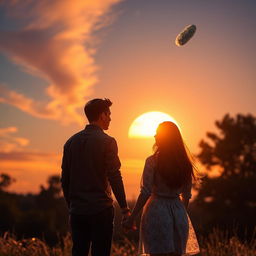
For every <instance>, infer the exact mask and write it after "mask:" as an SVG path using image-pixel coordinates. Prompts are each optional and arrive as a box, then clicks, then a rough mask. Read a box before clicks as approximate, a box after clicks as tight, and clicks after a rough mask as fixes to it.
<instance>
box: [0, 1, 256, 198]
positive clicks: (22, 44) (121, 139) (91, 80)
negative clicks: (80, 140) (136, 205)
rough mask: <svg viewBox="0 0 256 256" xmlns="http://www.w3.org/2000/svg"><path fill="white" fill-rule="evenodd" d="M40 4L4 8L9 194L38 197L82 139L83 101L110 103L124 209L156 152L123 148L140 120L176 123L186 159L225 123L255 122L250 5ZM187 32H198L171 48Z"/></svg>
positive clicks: (2, 89)
mask: <svg viewBox="0 0 256 256" xmlns="http://www.w3.org/2000/svg"><path fill="white" fill-rule="evenodd" d="M40 3H41V4H38V2H34V3H33V4H31V5H28V2H27V1H21V0H20V1H3V3H2V4H0V33H1V37H0V67H1V68H0V115H1V120H0V159H1V160H0V172H6V173H9V174H10V175H11V176H13V177H15V178H16V182H15V183H14V184H13V186H12V187H11V188H10V189H11V190H14V191H17V192H24V193H26V192H37V191H38V190H39V186H40V184H45V182H46V180H47V177H48V176H49V175H51V174H60V163H61V154H62V147H63V144H64V143H65V141H66V140H67V139H68V138H69V137H70V136H71V135H72V134H73V133H75V132H77V131H79V130H81V129H83V128H84V125H85V124H86V120H85V117H84V116H83V105H84V103H85V102H86V101H87V100H89V99H91V98H95V97H107V98H110V99H111V100H112V101H113V103H114V104H113V106H112V108H111V112H112V122H111V126H110V129H109V131H108V133H109V134H110V135H111V136H113V137H115V138H116V139H117V141H118V146H119V156H120V159H121V162H122V173H123V178H124V183H125V185H126V190H127V196H128V198H134V197H135V196H137V194H138V192H139V182H140V175H141V172H142V169H143V165H144V160H145V158H146V157H147V156H148V155H149V154H151V153H152V145H153V143H154V141H153V138H152V139H136V138H129V137H128V130H129V127H130V125H131V124H132V122H133V121H134V120H135V119H136V118H137V117H138V116H140V115H141V114H143V113H145V112H149V111H161V112H164V113H167V114H169V115H170V116H171V117H173V118H174V119H175V120H176V121H177V122H178V123H179V125H180V127H181V129H182V133H183V136H184V139H185V142H186V143H187V145H188V147H189V148H190V150H191V152H192V153H197V152H198V151H199V148H198V143H199V141H200V140H201V139H202V138H204V137H205V134H206V132H207V131H216V128H215V126H214V122H215V121H216V120H218V119H221V118H222V117H223V116H224V114H226V113H230V114H231V115H234V114H237V113H244V114H247V113H252V114H255V110H256V108H255V107H256V104H255V99H254V95H255V93H256V89H255V82H256V77H255V71H254V68H255V66H256V56H255V55H256V51H255V45H256V36H255V33H254V32H255V26H256V18H255V10H256V3H255V1H244V2H242V1H240V2H239V1H231V0H227V1H225V2H223V1H208V2H205V1H199V0H196V1H193V2H192V1H187V2H180V1H178V0H174V1H162V0H159V1H153V0H140V1H137V0H136V1H135V0H130V1H118V0H101V1H100V0H99V1H72V2H71V1H67V0H63V1H50V0H42V1H40ZM188 24H195V25H196V26H197V32H196V34H195V36H194V37H193V38H192V39H191V41H189V42H188V43H187V45H185V46H183V47H177V46H176V45H175V43H174V41H175V37H176V35H177V34H178V33H179V32H180V31H181V30H182V29H183V28H184V27H185V26H187V25H188ZM202 169H203V168H202Z"/></svg>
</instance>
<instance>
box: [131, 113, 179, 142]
mask: <svg viewBox="0 0 256 256" xmlns="http://www.w3.org/2000/svg"><path fill="white" fill-rule="evenodd" d="M164 121H171V122H173V123H175V124H176V125H177V126H178V124H177V122H176V121H175V120H174V119H173V118H172V117H171V116H169V115H168V114H166V113H163V112H158V111H152V112H147V113H144V114H142V115H140V116H139V117H137V118H136V119H135V120H134V121H133V122H132V124H131V126H130V129H129V134H128V135H129V137H130V138H141V137H142V138H149V137H153V136H154V135H155V133H156V129H157V126H158V125H159V124H160V123H162V122H164Z"/></svg>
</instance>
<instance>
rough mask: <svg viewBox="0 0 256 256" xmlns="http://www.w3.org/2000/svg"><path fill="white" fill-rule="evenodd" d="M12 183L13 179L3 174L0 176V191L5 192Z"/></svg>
mask: <svg viewBox="0 0 256 256" xmlns="http://www.w3.org/2000/svg"><path fill="white" fill-rule="evenodd" d="M14 181H15V179H13V178H11V177H10V176H9V175H8V174H5V173H2V174H0V191H3V190H5V189H6V188H7V187H9V186H10V185H11V184H12V183H13V182H14Z"/></svg>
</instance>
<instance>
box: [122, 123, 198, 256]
mask: <svg viewBox="0 0 256 256" xmlns="http://www.w3.org/2000/svg"><path fill="white" fill-rule="evenodd" d="M155 140H156V143H155V147H156V150H155V153H154V154H153V155H152V156H150V157H148V158H147V160H146V163H145V167H144V171H143V175H142V179H141V192H140V195H139V197H138V199H137V202H136V204H135V207H134V209H133V211H132V213H131V215H130V217H129V218H128V220H127V221H125V222H124V223H123V226H124V228H126V229H133V228H135V218H136V217H137V215H138V214H139V212H140V210H141V209H142V208H143V207H144V205H145V207H144V208H143V213H142V217H141V226H140V244H139V255H150V256H160V255H162V256H167V255H173V256H179V255H184V254H186V255H193V254H197V253H199V246H198V242H197V239H196V235H195V232H194V229H193V226H192V224H191V222H190V219H189V217H188V215H187V208H188V203H189V199H190V198H191V187H192V179H195V175H194V171H193V166H192V163H191V161H190V159H189V157H188V155H187V153H186V150H185V146H184V143H183V140H182V137H181V134H180V131H179V129H178V127H177V126H176V125H175V124H174V123H172V122H163V123H161V124H160V125H159V126H158V128H157V133H156V135H155ZM180 195H181V198H180Z"/></svg>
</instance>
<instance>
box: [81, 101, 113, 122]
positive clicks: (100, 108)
mask: <svg viewBox="0 0 256 256" xmlns="http://www.w3.org/2000/svg"><path fill="white" fill-rule="evenodd" d="M111 105H112V102H111V101H110V100H109V99H93V100H90V101H88V102H87V103H86V104H85V106H84V113H85V115H86V117H87V119H88V121H89V122H93V121H97V120H98V119H99V117H100V114H101V113H104V112H108V111H109V107H110V106H111Z"/></svg>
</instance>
